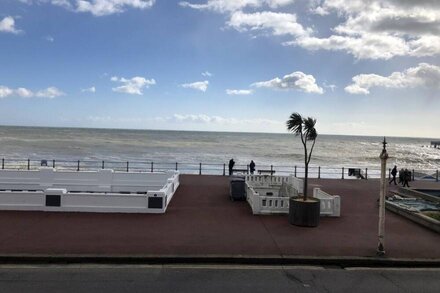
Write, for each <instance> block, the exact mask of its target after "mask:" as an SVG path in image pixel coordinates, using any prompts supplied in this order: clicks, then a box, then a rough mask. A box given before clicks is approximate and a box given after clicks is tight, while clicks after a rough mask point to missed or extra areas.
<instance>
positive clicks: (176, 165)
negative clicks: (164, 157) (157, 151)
mask: <svg viewBox="0 0 440 293" xmlns="http://www.w3.org/2000/svg"><path fill="white" fill-rule="evenodd" d="M176 171H177V162H176Z"/></svg>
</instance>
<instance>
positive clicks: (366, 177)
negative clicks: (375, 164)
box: [365, 168, 368, 179]
mask: <svg viewBox="0 0 440 293" xmlns="http://www.w3.org/2000/svg"><path fill="white" fill-rule="evenodd" d="M365 179H368V168H365Z"/></svg>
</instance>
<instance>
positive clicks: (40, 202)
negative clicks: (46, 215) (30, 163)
mask: <svg viewBox="0 0 440 293" xmlns="http://www.w3.org/2000/svg"><path fill="white" fill-rule="evenodd" d="M178 187H179V172H177V171H168V172H155V173H145V172H115V171H113V170H111V169H102V170H99V171H80V172H75V171H59V170H56V169H53V168H48V167H45V168H40V169H39V170H30V171H23V170H0V210H38V211H71V212H120V213H164V212H165V211H166V209H167V207H168V204H169V203H170V201H171V199H172V197H173V195H174V193H175V192H176V190H177V188H178Z"/></svg>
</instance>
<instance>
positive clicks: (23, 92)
mask: <svg viewBox="0 0 440 293" xmlns="http://www.w3.org/2000/svg"><path fill="white" fill-rule="evenodd" d="M63 95H65V93H63V92H62V91H60V90H59V89H57V88H56V87H48V88H47V89H44V90H40V91H37V92H36V93H34V92H32V91H31V90H29V89H26V88H23V87H19V88H17V89H11V88H9V87H6V86H0V98H6V97H21V98H33V97H38V98H49V99H53V98H56V97H59V96H63Z"/></svg>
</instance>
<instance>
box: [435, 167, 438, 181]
mask: <svg viewBox="0 0 440 293" xmlns="http://www.w3.org/2000/svg"><path fill="white" fill-rule="evenodd" d="M435 181H437V182H438V169H437V171H436V172H435Z"/></svg>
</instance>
